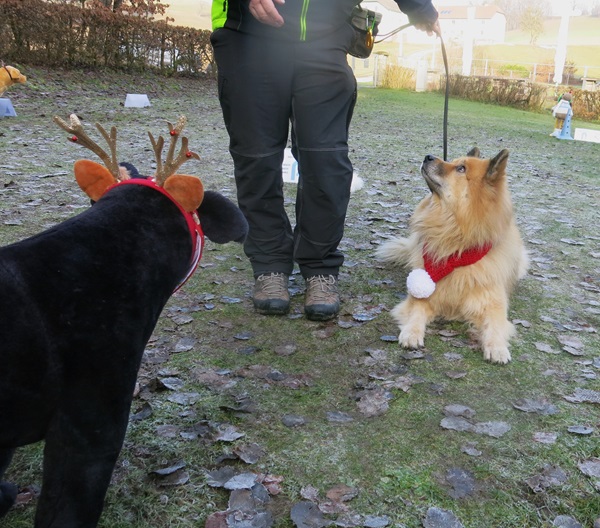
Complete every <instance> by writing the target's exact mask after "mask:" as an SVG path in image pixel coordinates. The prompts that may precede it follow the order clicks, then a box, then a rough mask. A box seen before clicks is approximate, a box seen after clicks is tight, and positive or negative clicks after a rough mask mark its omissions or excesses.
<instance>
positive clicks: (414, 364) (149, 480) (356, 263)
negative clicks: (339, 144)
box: [0, 68, 600, 528]
mask: <svg viewBox="0 0 600 528" xmlns="http://www.w3.org/2000/svg"><path fill="white" fill-rule="evenodd" d="M25 73H26V74H27V75H28V84H27V85H25V86H22V87H17V88H13V89H11V90H10V91H9V92H7V95H8V96H10V97H11V99H12V102H13V104H14V106H15V109H16V111H17V114H18V116H17V117H14V118H6V119H3V120H2V125H3V127H2V132H1V133H0V193H1V195H2V197H1V199H2V210H1V221H0V242H1V243H2V244H3V245H4V244H8V243H11V242H14V241H17V240H20V239H22V238H24V237H26V236H29V235H32V234H34V233H36V232H39V231H40V230H42V229H44V228H46V227H48V226H51V225H53V224H55V223H56V222H59V221H61V220H63V219H65V218H68V217H71V216H73V215H74V214H76V213H77V212H78V211H81V210H83V209H85V208H86V207H88V200H87V199H86V198H85V197H84V196H83V193H82V192H81V191H79V189H78V188H77V186H76V184H75V182H74V181H73V177H72V164H73V161H74V160H75V159H78V158H79V157H80V156H86V157H87V155H88V153H87V152H83V151H81V150H78V147H76V146H73V145H72V144H71V143H70V142H69V141H67V139H66V138H65V134H64V132H63V131H62V130H60V129H59V128H58V127H56V126H55V125H54V124H53V123H52V116H53V115H55V114H58V115H61V116H62V117H66V116H67V115H68V114H69V113H71V112H76V113H77V114H78V115H79V116H80V117H81V118H82V120H83V121H84V124H85V126H88V127H90V129H91V124H92V123H94V122H96V121H99V122H100V123H102V124H104V125H107V126H110V125H116V126H117V127H118V129H119V152H120V156H121V157H122V160H123V161H130V162H132V163H134V164H135V165H136V166H138V168H139V170H140V172H141V173H149V172H151V170H152V169H151V167H152V158H153V156H152V151H151V148H150V144H149V142H148V140H147V134H146V131H147V130H151V131H152V132H153V133H154V132H158V133H160V132H161V131H164V130H165V128H164V121H165V120H169V121H172V122H173V120H175V119H176V118H177V116H178V115H179V114H181V113H185V114H186V115H187V117H188V127H187V129H186V134H187V135H188V137H189V138H190V147H191V148H192V149H193V150H194V151H196V152H198V153H199V154H200V156H201V161H200V162H193V163H188V164H186V165H185V166H184V167H185V169H186V171H187V172H189V173H192V174H197V175H198V176H200V177H201V178H202V179H203V181H204V183H205V186H206V187H207V188H208V189H214V190H219V191H221V192H223V193H224V194H226V195H228V196H230V197H231V198H234V196H235V192H234V183H233V179H232V164H231V161H230V158H229V154H228V151H227V146H228V141H227V135H226V132H225V130H224V126H223V124H222V119H221V114H220V108H219V106H218V102H217V97H216V86H215V84H214V82H213V81H195V80H185V79H170V80H169V79H156V78H153V77H149V76H129V75H114V74H112V75H97V74H84V73H77V72H54V71H46V70H42V69H34V68H31V69H29V68H28V69H27V71H26V72H25ZM126 93H147V94H148V96H149V98H150V101H151V103H152V106H151V107H148V108H144V109H135V108H124V107H123V105H122V103H123V101H124V100H125V94H126ZM442 109H443V98H442V96H441V95H439V94H432V93H419V94H417V93H412V92H399V91H391V90H380V89H372V88H364V89H360V90H359V92H358V103H357V106H356V110H355V114H354V119H353V122H352V125H351V142H350V148H351V157H352V160H353V163H354V165H355V168H356V170H357V171H358V172H359V174H360V176H361V177H362V178H363V179H364V180H365V186H364V187H363V189H362V190H360V191H358V192H357V193H355V194H354V195H353V197H352V201H351V205H350V209H349V212H348V217H347V227H346V232H345V236H344V239H343V242H342V246H341V248H342V250H343V252H344V254H345V255H346V262H345V266H344V268H343V270H342V274H341V277H340V285H341V293H342V300H343V307H342V312H341V314H340V317H339V318H338V319H337V320H335V321H333V322H330V323H324V324H319V323H314V322H310V321H308V320H306V319H305V318H304V317H303V313H302V304H303V298H304V296H303V290H304V283H303V280H302V279H301V277H300V276H299V275H294V276H293V280H292V283H291V293H292V312H291V314H290V315H289V316H287V317H265V316H259V315H255V314H254V313H253V310H252V303H251V300H250V297H249V295H250V291H251V287H252V277H251V270H250V267H249V265H248V263H247V261H246V260H245V257H244V254H243V251H242V249H241V247H240V246H239V245H236V244H233V243H232V244H227V245H225V246H217V245H215V244H212V243H210V242H207V248H206V251H205V254H204V256H203V259H202V262H201V266H200V268H199V269H198V271H197V272H196V274H195V275H194V276H193V277H192V278H191V279H190V281H188V283H187V284H186V285H185V286H184V288H183V289H182V290H180V291H179V292H177V293H176V294H175V295H174V296H173V298H172V299H171V300H170V301H169V304H168V305H167V308H166V309H165V311H164V313H163V315H162V317H161V319H160V322H159V324H158V327H157V328H156V331H155V333H154V336H153V338H152V340H151V341H150V343H149V345H148V347H147V350H146V354H145V358H144V362H143V365H142V368H141V371H140V376H139V382H140V387H141V392H140V394H139V396H137V397H136V398H135V400H134V404H133V411H134V412H137V411H139V410H140V409H142V408H143V407H144V406H146V408H149V409H150V410H151V413H150V414H149V415H148V416H146V417H145V418H143V419H140V420H136V421H132V422H131V424H130V428H129V431H128V434H127V437H126V441H125V445H124V447H123V451H122V453H121V457H120V459H119V462H118V464H117V467H116V469H115V473H114V476H113V481H112V484H111V486H110V489H109V492H108V495H107V499H106V507H105V511H104V514H103V517H102V520H101V524H100V526H101V527H102V528H126V527H127V528H148V527H152V528H167V527H168V528H179V527H192V526H194V527H196V526H203V525H204V524H205V522H206V520H207V518H209V516H211V515H212V514H215V513H216V512H219V511H226V510H227V509H228V508H231V509H235V505H234V504H233V503H232V502H230V501H233V498H232V494H231V493H230V492H229V491H226V490H225V489H223V488H222V487H218V486H216V487H215V486H211V485H209V482H210V479H209V477H208V476H207V474H208V472H211V471H215V470H221V471H223V470H224V468H226V467H227V468H230V470H231V471H233V472H235V473H244V472H252V473H256V474H261V475H270V476H275V477H278V478H279V479H280V480H281V482H280V484H279V485H280V488H281V491H280V492H279V493H276V494H273V495H272V496H271V498H270V501H268V503H267V504H266V505H263V504H262V503H261V504H258V503H253V505H252V507H250V506H248V504H249V503H248V502H246V503H245V505H246V508H247V511H246V514H245V515H246V517H245V519H246V521H247V522H249V519H252V518H253V519H255V520H256V519H258V517H257V516H256V512H257V511H258V510H261V509H262V508H263V507H264V508H266V509H267V510H268V511H269V513H270V515H272V519H273V525H274V526H276V527H282V528H283V527H292V526H294V525H296V526H308V525H310V526H324V524H325V523H326V522H327V521H336V522H338V524H339V525H340V526H348V527H350V526H385V525H386V524H387V525H389V526H395V527H398V528H400V527H407V528H408V527H410V528H417V527H421V526H424V523H426V522H429V523H430V524H427V526H459V524H451V523H450V521H446V522H447V523H450V524H439V525H438V524H431V522H432V519H433V518H434V517H435V515H440V516H443V517H444V518H446V519H448V518H450V517H451V516H455V518H456V519H457V520H458V521H457V522H460V523H462V524H460V525H462V526H465V527H467V528H550V527H552V526H555V525H554V524H553V523H554V521H555V519H557V518H559V516H570V517H571V518H572V522H575V520H576V521H577V522H579V523H580V525H581V526H584V527H592V526H593V525H594V522H595V521H596V520H597V519H599V518H600V495H599V493H600V484H599V481H600V476H599V475H598V474H597V473H595V472H597V471H598V470H599V469H598V466H599V465H600V441H599V440H600V420H599V418H598V416H599V415H598V400H597V399H596V400H595V403H593V401H594V400H593V398H597V397H598V396H600V394H599V393H600V382H599V376H600V349H599V347H598V334H597V330H598V329H599V327H600V302H599V296H598V294H599V293H600V273H599V269H600V260H599V259H600V237H599V236H598V225H599V224H600V215H599V209H598V204H599V203H600V179H599V176H598V160H599V159H600V144H596V143H585V142H579V141H561V140H557V139H555V138H552V137H549V133H550V132H552V129H553V119H552V117H551V116H550V115H549V113H548V114H535V113H528V112H524V111H519V110H515V109H507V108H501V107H496V106H489V105H482V104H477V103H471V102H468V101H460V100H451V101H450V108H449V154H450V157H452V158H453V157H458V156H460V155H463V154H464V153H466V152H467V151H468V150H469V149H470V148H471V147H473V146H475V145H476V146H478V147H479V148H480V149H481V152H482V155H484V156H485V157H491V156H493V155H495V154H497V153H498V151H500V150H501V149H503V148H507V149H509V151H510V159H509V173H510V185H511V189H512V193H513V198H514V202H515V210H516V214H517V218H518V224H519V227H520V229H521V231H522V234H523V238H524V240H525V243H526V246H527V248H528V250H529V252H530V256H531V261H532V263H531V269H530V272H529V274H528V276H527V277H526V278H525V279H524V280H523V281H522V282H521V283H520V284H519V285H518V287H517V289H516V291H515V293H514V296H513V298H512V302H511V308H510V314H509V318H510V319H511V320H512V321H513V322H515V324H516V326H517V335H516V337H515V338H514V340H513V342H512V356H513V362H512V363H510V364H508V365H506V366H498V365H492V364H489V363H486V362H485V361H484V360H483V359H482V354H481V352H479V351H478V350H477V347H476V344H475V343H473V341H472V340H471V338H470V336H469V333H468V329H467V328H466V327H465V326H464V325H462V324H460V323H452V324H448V323H443V322H439V323H436V324H435V325H433V326H432V327H431V328H430V330H429V332H428V335H427V336H426V339H425V345H426V346H425V348H424V349H423V350H421V352H422V354H416V355H415V354H406V351H404V350H402V349H400V348H399V346H398V344H397V342H396V341H395V336H396V335H397V328H396V326H395V324H394V322H393V321H392V319H391V317H390V316H389V313H388V312H389V310H390V309H391V308H392V307H393V306H394V305H395V304H396V303H397V302H399V300H400V299H401V298H402V296H403V295H404V293H405V283H404V281H405V277H406V272H405V271H403V270H398V269H392V268H387V267H384V266H382V265H381V264H379V263H378V262H377V261H376V260H375V259H374V256H373V253H374V249H375V248H376V247H377V245H378V244H379V243H380V242H381V241H383V240H385V239H387V238H388V237H390V236H394V235H402V234H405V233H406V227H407V221H408V219H409V217H410V214H411V212H412V210H413V209H414V207H415V205H416V204H417V203H418V201H419V200H420V199H421V198H422V197H424V196H425V195H426V193H427V192H428V190H427V187H426V185H425V183H424V182H423V180H422V178H421V176H420V172H419V166H420V163H421V160H422V159H423V157H424V156H425V155H426V154H434V155H437V156H441V153H442ZM576 127H583V128H592V129H595V130H600V124H590V123H582V122H579V121H577V120H575V121H574V123H573V129H574V128H576ZM92 132H93V131H92ZM285 190H286V193H287V202H286V203H287V204H288V207H289V214H290V216H291V217H292V220H293V206H294V192H295V187H294V185H293V184H286V187H285ZM107 251H110V248H107ZM90 302H93V300H90ZM83 352H84V351H82V353H83ZM166 377H170V378H173V377H175V378H178V379H179V380H180V382H181V388H177V389H175V390H170V389H167V388H165V386H164V385H161V381H160V380H162V379H164V378H166ZM585 391H587V392H585ZM577 394H578V395H582V394H584V395H585V394H587V395H588V396H589V398H590V399H588V400H585V398H584V401H583V402H580V403H577V402H576V401H573V398H572V397H573V395H577ZM82 397H83V398H85V395H82ZM576 399H577V398H575V400H576ZM449 405H462V406H465V407H467V408H468V411H465V412H466V413H467V417H468V420H469V422H470V423H471V424H472V425H473V428H471V429H469V430H465V431H459V430H454V429H448V428H446V427H445V426H444V424H446V421H443V420H444V419H445V418H447V413H448V410H447V406H449ZM476 424H479V426H478V427H479V428H478V429H477V428H475V425H476ZM486 424H487V425H486ZM475 429H477V431H476V430H475ZM224 431H229V432H232V431H235V432H237V433H238V434H240V435H241V436H240V437H239V438H237V439H236V438H235V436H236V435H228V434H223V432H224ZM486 431H487V432H486ZM254 444H258V446H259V447H260V449H261V453H262V454H261V455H260V456H259V457H258V460H257V461H254V460H252V461H249V462H244V461H243V460H244V457H243V456H240V453H244V452H246V450H247V449H254V448H256V446H254ZM41 451H42V446H41V445H34V446H28V447H26V448H23V449H21V450H19V451H18V453H17V455H16V456H15V460H14V462H13V465H12V466H11V468H10V469H9V471H8V474H7V478H8V479H9V480H11V481H14V482H16V483H17V484H18V485H19V486H20V487H21V489H22V490H25V489H30V490H33V492H35V489H36V488H37V487H39V485H40V483H41V457H42V453H41ZM179 461H183V463H185V467H184V468H183V469H181V470H178V471H179V473H177V472H176V474H175V476H176V477H177V478H175V479H174V481H171V482H168V481H165V480H161V479H160V478H159V477H157V476H156V475H155V474H154V473H153V471H155V470H157V469H160V468H166V467H169V466H171V465H173V464H175V463H176V462H179ZM340 490H343V493H341V492H340ZM274 491H277V490H274ZM33 495H35V493H33ZM21 498H22V504H20V505H19V506H17V507H16V508H14V509H13V511H11V512H10V513H9V514H8V515H7V516H6V517H5V518H4V519H2V521H1V525H2V527H3V528H25V527H30V526H31V525H32V519H33V515H34V510H35V503H36V500H35V498H34V497H33V498H32V497H31V496H30V495H26V494H25V493H23V494H22V495H21ZM238 499H239V497H238ZM307 502H308V503H310V504H311V505H313V506H314V507H315V508H316V506H317V505H318V506H319V508H320V510H319V511H320V512H321V513H320V514H319V515H322V516H323V517H324V519H325V521H323V520H322V519H320V517H319V515H317V514H316V513H315V511H316V510H311V511H313V515H314V517H311V519H317V520H314V522H313V523H312V524H311V523H309V521H308V520H307V517H306V515H305V514H306V511H307V510H306V508H307V506H306V504H304V503H307ZM238 504H239V502H238ZM292 512H294V514H293V515H294V519H296V520H295V521H293V520H292ZM303 512H304V513H303ZM230 513H231V512H230ZM242 517H243V515H240V516H239V518H242ZM211 519H212V520H214V517H213V518H211ZM299 519H300V520H299ZM427 519H428V521H426V520H427ZM232 523H233V525H234V526H236V527H241V526H242V525H243V523H241V521H239V520H238V522H237V523H236V522H233V521H232ZM256 523H257V524H255V525H254V526H257V527H260V526H265V525H266V524H261V522H259V521H258V520H256ZM303 523H304V524H303ZM212 526H214V525H212ZM244 526H247V524H245V525H244ZM570 526H576V525H574V524H573V525H570Z"/></svg>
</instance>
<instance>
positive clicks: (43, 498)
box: [35, 396, 129, 528]
mask: <svg viewBox="0 0 600 528" xmlns="http://www.w3.org/2000/svg"><path fill="white" fill-rule="evenodd" d="M84 398H85V396H84ZM105 411H106V409H104V410H100V409H98V408H97V407H95V406H94V405H93V404H91V405H90V407H89V408H88V409H86V410H85V411H83V413H81V412H80V413H78V414H77V415H75V418H68V417H63V419H58V420H55V423H53V424H52V426H51V428H50V430H49V431H48V433H47V435H46V446H45V449H44V479H43V483H42V491H41V494H40V498H39V501H38V506H37V512H36V517H35V528H94V527H96V525H97V523H98V520H99V518H100V515H101V513H102V507H103V504H104V496H105V494H106V490H107V488H108V485H109V483H110V478H111V475H112V472H113V469H114V466H115V463H116V461H117V458H118V456H119V452H120V450H121V446H122V443H123V438H124V436H125V430H126V428H127V417H128V412H129V407H127V409H126V412H125V416H124V419H123V416H121V417H120V419H118V420H117V421H116V420H115V416H107V414H106V412H105ZM118 411H122V409H119V410H116V409H115V414H117V415H119V414H122V412H118ZM86 413H87V414H86ZM71 416H73V415H71Z"/></svg>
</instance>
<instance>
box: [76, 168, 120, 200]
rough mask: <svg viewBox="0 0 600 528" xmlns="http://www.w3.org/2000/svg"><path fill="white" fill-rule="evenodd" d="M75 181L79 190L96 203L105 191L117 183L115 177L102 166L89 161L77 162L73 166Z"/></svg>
mask: <svg viewBox="0 0 600 528" xmlns="http://www.w3.org/2000/svg"><path fill="white" fill-rule="evenodd" d="M73 171H74V172H75V179H76V180H77V183H78V184H79V187H80V188H81V190H82V191H83V192H84V193H85V194H87V195H88V196H89V197H90V198H91V199H92V200H94V201H95V202H97V201H98V200H99V199H100V198H101V197H102V195H103V194H104V193H105V192H106V190H107V189H108V188H109V187H110V186H111V185H114V184H115V183H117V180H116V179H115V177H114V176H113V175H112V174H111V172H110V171H109V170H108V169H107V168H106V167H105V166H104V165H100V164H99V163H96V162H95V161H90V160H77V161H76V162H75V165H74V166H73Z"/></svg>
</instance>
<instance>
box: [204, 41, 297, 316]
mask: <svg viewBox="0 0 600 528" xmlns="http://www.w3.org/2000/svg"><path fill="white" fill-rule="evenodd" d="M212 43H213V47H214V51H215V59H216V62H217V66H218V73H219V101H220V103H221V108H222V110H223V118H224V121H225V126H226V127H227V131H228V133H229V138H230V144H229V150H230V153H231V156H232V158H233V162H234V174H235V182H236V186H237V197H238V204H239V206H240V209H241V210H242V212H243V213H244V215H245V217H246V219H247V220H248V224H249V232H248V237H247V238H246V241H245V244H244V251H245V253H246V255H247V256H248V258H249V260H250V263H251V265H252V270H253V273H254V277H255V279H256V283H255V288H254V292H253V301H254V306H255V308H256V309H257V311H258V312H260V313H264V314H273V315H280V314H285V313H287V312H288V310H289V293H288V289H287V282H288V275H290V274H291V272H292V270H293V266H294V262H293V235H292V228H291V225H290V221H289V219H288V216H287V214H286V212H285V208H284V196H283V179H282V170H281V166H282V162H283V154H284V149H285V146H286V143H287V137H288V129H289V118H290V113H291V76H292V60H291V51H292V50H291V49H289V46H286V45H285V44H283V43H281V44H280V43H276V45H274V43H273V42H269V41H265V40H264V39H260V38H257V37H255V36H252V35H245V34H240V33H238V32H236V31H231V30H228V29H220V30H217V31H216V32H215V33H214V34H213V36H212Z"/></svg>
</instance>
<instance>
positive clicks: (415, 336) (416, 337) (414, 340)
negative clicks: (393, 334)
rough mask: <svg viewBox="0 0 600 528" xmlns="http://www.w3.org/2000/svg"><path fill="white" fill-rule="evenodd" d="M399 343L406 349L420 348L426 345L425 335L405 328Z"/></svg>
mask: <svg viewBox="0 0 600 528" xmlns="http://www.w3.org/2000/svg"><path fill="white" fill-rule="evenodd" d="M398 342H399V343H400V345H401V346H402V347H404V348H419V347H422V346H423V345H424V344H425V333H424V332H422V331H419V330H416V329H414V328H412V329H409V328H403V329H402V331H401V332H400V336H399V337H398Z"/></svg>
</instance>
